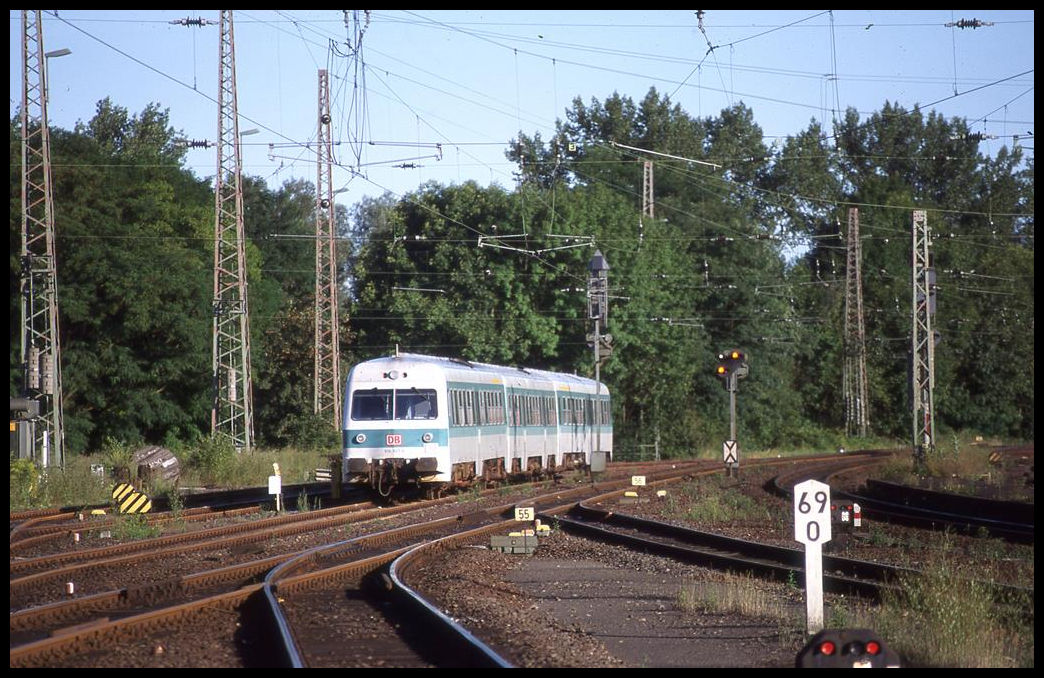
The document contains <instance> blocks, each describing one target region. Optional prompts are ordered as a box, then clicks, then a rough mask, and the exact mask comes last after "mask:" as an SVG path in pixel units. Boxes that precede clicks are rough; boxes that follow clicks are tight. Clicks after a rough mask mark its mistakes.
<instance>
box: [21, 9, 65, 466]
mask: <svg viewBox="0 0 1044 678" xmlns="http://www.w3.org/2000/svg"><path fill="white" fill-rule="evenodd" d="M30 12H31V14H30ZM45 59H46V57H45V56H44V51H43V29H42V24H41V19H40V10H38V9H37V10H24V9H23V10H22V112H21V125H22V235H21V239H22V247H21V264H22V271H21V306H22V312H21V316H22V320H21V344H22V346H21V360H22V369H23V395H24V396H25V397H26V398H28V399H29V400H33V401H36V402H37V403H38V406H39V412H38V416H39V418H38V419H37V420H36V421H35V422H34V425H33V434H32V438H33V457H34V461H35V462H37V463H38V464H39V465H40V466H42V467H48V466H55V465H57V466H64V465H65V429H64V422H63V419H64V418H63V414H62V370H61V348H60V346H61V345H60V342H59V335H58V280H57V264H56V260H55V246H54V203H53V196H52V189H51V137H50V130H49V129H48V126H47V125H48V123H47V81H46V78H47V66H46V63H45Z"/></svg>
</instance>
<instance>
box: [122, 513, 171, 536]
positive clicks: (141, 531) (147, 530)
mask: <svg viewBox="0 0 1044 678" xmlns="http://www.w3.org/2000/svg"><path fill="white" fill-rule="evenodd" d="M159 534H160V529H159V528H158V527H156V526H155V525H149V519H148V517H147V516H146V515H144V514H142V513H133V514H128V515H124V516H122V517H121V518H120V520H118V521H117V522H116V525H115V526H114V527H113V536H115V537H116V538H117V539H119V540H121V541H132V540H137V539H151V538H152V537H158V536H159Z"/></svg>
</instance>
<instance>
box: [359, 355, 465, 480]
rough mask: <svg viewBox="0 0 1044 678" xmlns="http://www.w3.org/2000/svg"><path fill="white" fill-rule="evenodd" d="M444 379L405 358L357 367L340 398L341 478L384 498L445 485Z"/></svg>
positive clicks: (447, 468)
mask: <svg viewBox="0 0 1044 678" xmlns="http://www.w3.org/2000/svg"><path fill="white" fill-rule="evenodd" d="M446 402H447V401H446V379H445V376H444V375H443V373H442V371H441V369H440V368H438V367H437V366H435V365H432V364H426V363H424V362H422V361H417V360H413V359H409V358H405V357H393V358H379V359H377V360H370V361H367V362H364V363H360V364H358V365H356V366H355V367H353V368H352V371H351V372H350V373H349V375H348V380H347V382H346V386H345V394H344V430H343V441H342V443H343V453H342V457H343V460H344V463H343V466H342V468H343V473H344V481H345V482H346V483H356V484H361V483H365V484H368V485H369V486H370V487H372V488H374V489H375V490H377V491H378V492H380V494H382V495H384V496H387V495H388V494H390V493H391V491H392V490H393V489H395V488H405V487H407V486H409V485H415V486H425V485H438V484H441V483H445V482H448V481H449V480H450V459H449V437H448V431H447V427H448V412H447V407H446Z"/></svg>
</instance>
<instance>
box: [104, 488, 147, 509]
mask: <svg viewBox="0 0 1044 678" xmlns="http://www.w3.org/2000/svg"><path fill="white" fill-rule="evenodd" d="M112 498H113V500H115V502H116V506H117V508H118V510H119V512H120V513H148V512H149V511H150V510H152V501H151V500H150V499H149V497H148V495H146V494H145V493H144V492H139V491H137V490H135V489H134V486H133V485H131V484H130V483H119V484H117V485H116V487H114V488H113V489H112Z"/></svg>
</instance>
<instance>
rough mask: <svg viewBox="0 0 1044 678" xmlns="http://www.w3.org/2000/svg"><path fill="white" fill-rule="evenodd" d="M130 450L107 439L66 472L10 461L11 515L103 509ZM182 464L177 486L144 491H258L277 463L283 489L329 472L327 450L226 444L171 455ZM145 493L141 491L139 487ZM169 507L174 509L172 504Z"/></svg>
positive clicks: (209, 443) (157, 493)
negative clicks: (99, 470) (97, 468)
mask: <svg viewBox="0 0 1044 678" xmlns="http://www.w3.org/2000/svg"><path fill="white" fill-rule="evenodd" d="M132 453H133V450H131V449H130V448H129V447H128V446H127V445H125V444H123V443H121V442H119V441H113V440H108V441H106V444H105V447H104V449H102V450H100V451H98V452H96V453H94V454H91V455H76V456H71V457H69V458H67V459H66V463H65V468H55V467H52V468H49V469H45V470H41V469H39V468H36V467H35V466H34V465H33V463H32V462H31V461H29V460H27V459H18V460H13V461H12V462H11V468H10V480H11V482H10V510H11V511H24V510H28V509H35V508H50V507H82V506H88V505H97V504H106V503H108V502H109V501H111V499H112V488H113V486H114V485H115V482H116V481H115V480H114V479H113V471H114V469H115V468H119V467H122V468H128V467H129V466H130V465H131V461H130V460H131V459H132V456H131V455H132ZM175 454H176V456H177V457H178V460H179V461H180V462H181V478H180V479H179V481H178V483H177V486H176V487H175V486H173V485H171V484H169V483H157V484H156V485H155V486H153V487H151V488H148V490H147V493H148V494H149V495H150V496H152V497H157V496H163V495H166V496H167V497H168V498H170V497H171V496H172V494H177V492H178V487H200V486H202V487H221V488H231V489H234V488H240V487H258V486H264V485H266V484H267V483H268V476H270V475H272V474H273V467H272V465H273V464H279V469H280V473H281V475H282V477H283V484H290V483H306V482H310V480H311V477H312V473H313V472H314V471H315V469H316V468H320V467H322V468H326V467H329V465H330V463H329V457H330V455H331V453H330V452H329V451H327V450H322V451H320V450H301V449H295V448H280V449H268V450H262V449H255V450H253V451H251V452H247V453H239V454H237V453H236V452H235V450H234V449H233V448H232V447H231V445H225V444H222V443H214V442H212V441H204V442H202V443H200V444H199V445H196V446H186V447H183V448H180V449H177V450H175ZM92 464H95V465H102V466H104V468H105V473H104V474H103V475H97V474H95V473H93V472H92V470H91V465H92ZM139 489H145V488H139ZM172 506H173V504H172Z"/></svg>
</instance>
